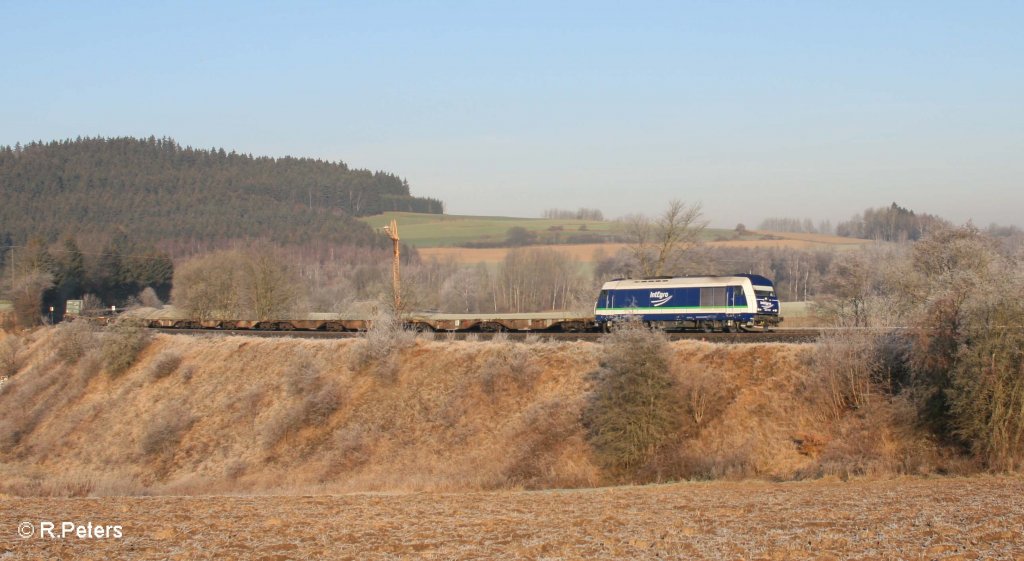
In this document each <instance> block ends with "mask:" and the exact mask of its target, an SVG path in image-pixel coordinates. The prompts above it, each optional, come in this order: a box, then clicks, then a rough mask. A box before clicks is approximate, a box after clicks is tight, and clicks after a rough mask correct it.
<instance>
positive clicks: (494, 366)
mask: <svg viewBox="0 0 1024 561" xmlns="http://www.w3.org/2000/svg"><path fill="white" fill-rule="evenodd" d="M532 357H533V355H532V353H530V351H529V350H528V349H527V348H525V347H523V346H522V345H516V344H512V343H505V344H502V345H501V346H500V350H499V351H498V353H497V354H495V355H494V356H491V357H490V358H488V359H487V361H486V362H485V363H484V365H483V369H482V375H481V383H482V384H483V390H484V393H486V394H487V395H489V396H491V397H494V396H495V395H497V394H498V393H501V392H503V391H508V390H519V391H523V390H526V389H527V388H529V387H530V386H532V385H533V384H534V382H535V381H536V380H537V377H538V376H540V373H541V369H540V367H539V366H538V365H537V364H536V363H535V362H534V361H533V360H532Z"/></svg>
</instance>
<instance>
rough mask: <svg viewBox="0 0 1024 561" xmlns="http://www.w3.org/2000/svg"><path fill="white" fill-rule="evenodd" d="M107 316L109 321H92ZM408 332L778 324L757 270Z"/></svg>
mask: <svg viewBox="0 0 1024 561" xmlns="http://www.w3.org/2000/svg"><path fill="white" fill-rule="evenodd" d="M132 315H133V316H135V317H136V318H138V319H139V320H141V321H143V322H144V323H145V324H146V325H148V326H149V327H152V328H163V329H211V330H263V331H293V330H298V331H339V332H340V331H366V330H367V329H370V328H372V325H373V321H372V320H369V319H360V318H357V317H346V316H344V315H340V314H311V315H309V316H307V317H305V318H301V319H275V320H234V319H195V318H188V317H181V316H178V315H176V314H174V313H173V312H171V313H169V312H168V311H167V310H159V311H153V312H150V313H138V312H133V313H132ZM99 319H100V320H101V321H107V320H108V319H109V318H99ZM402 320H403V323H404V326H405V327H406V328H407V329H411V330H416V331H440V332H447V331H482V332H499V331H523V332H526V331H562V332H589V331H610V330H612V329H614V328H615V326H616V325H621V324H622V323H625V322H630V321H638V322H642V323H643V324H644V325H647V326H649V327H651V328H654V329H661V330H665V331H683V330H688V329H691V330H692V329H696V330H702V331H767V330H771V329H772V328H774V327H776V326H777V325H778V324H779V322H781V321H782V317H781V316H780V315H779V300H778V298H777V297H776V295H775V287H774V286H773V284H772V282H771V281H770V280H768V279H767V278H765V277H762V276H759V275H733V276H728V277H661V278H648V279H617V280H613V281H609V282H606V283H605V284H604V285H603V286H602V287H601V293H600V295H599V296H598V299H597V302H596V304H595V306H594V313H593V315H592V316H585V317H579V316H575V315H571V314H565V313H560V312H545V313H535V314H512V313H501V314H441V313H409V314H404V315H403V317H402Z"/></svg>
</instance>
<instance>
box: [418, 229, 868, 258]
mask: <svg viewBox="0 0 1024 561" xmlns="http://www.w3.org/2000/svg"><path fill="white" fill-rule="evenodd" d="M779 236H785V238H784V239H776V240H724V241H714V242H707V243H706V245H707V246H708V247H712V248H715V247H722V248H729V247H741V248H769V247H782V248H793V249H814V248H825V247H837V248H842V247H854V246H858V245H863V244H865V243H867V241H866V240H858V239H853V238H841V237H838V236H826V235H821V234H779ZM531 247H544V248H548V249H553V250H555V251H558V252H561V253H563V254H565V255H567V256H569V257H571V258H573V259H575V260H577V261H581V262H583V263H592V262H594V261H596V260H597V259H598V258H599V257H600V256H601V255H605V256H609V255H614V254H615V253H617V252H618V251H619V250H621V249H624V248H625V247H626V244H616V243H608V244H576V245H546V246H531ZM417 251H418V252H419V254H420V256H421V257H422V258H424V259H438V260H449V259H450V260H452V261H455V262H456V263H498V262H500V261H503V260H504V259H505V256H506V255H507V254H508V252H509V251H511V248H507V247H495V248H483V249H469V248H461V247H422V248H419V249H417Z"/></svg>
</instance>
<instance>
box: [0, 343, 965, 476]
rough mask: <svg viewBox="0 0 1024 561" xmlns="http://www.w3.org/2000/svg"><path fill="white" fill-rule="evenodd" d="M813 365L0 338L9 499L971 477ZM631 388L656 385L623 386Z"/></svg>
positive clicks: (692, 350) (587, 351) (741, 354)
mask: <svg viewBox="0 0 1024 561" xmlns="http://www.w3.org/2000/svg"><path fill="white" fill-rule="evenodd" d="M133 337H134V338H133ZM642 338H643V336H641V339H642ZM645 345H646V346H645ZM815 353H816V346H815V345H812V344H751V345H735V346H732V345H714V344H710V343H706V342H697V341H676V342H668V341H665V340H659V341H653V342H651V341H647V342H646V343H643V344H635V342H630V340H628V339H622V338H620V339H618V340H610V341H605V342H599V343H594V342H551V341H534V340H527V341H510V340H501V339H500V338H499V339H497V340H491V341H472V340H470V341H454V340H448V339H447V338H445V337H443V336H437V337H414V336H412V335H410V334H398V335H397V336H395V335H394V334H390V335H389V334H369V335H368V336H366V337H364V338H360V339H351V340H306V339H290V338H285V339H259V338H249V337H189V336H177V335H164V334H157V335H148V336H147V335H141V336H140V335H139V334H138V333H137V332H135V333H133V332H131V330H125V331H124V332H120V333H118V332H109V331H108V332H97V331H94V330H92V329H91V328H86V327H79V328H71V327H60V328H47V329H40V330H37V331H34V332H31V333H28V334H22V335H17V336H15V335H3V334H0V368H3V369H4V370H5V372H0V374H6V375H9V379H8V381H7V382H6V383H5V384H4V385H3V386H2V387H0V494H9V495H71V496H76V495H111V494H117V495H120V494H222V493H236V492H237V493H249V492H252V493H274V492H305V491H307V490H315V491H318V492H362V491H366V492H375V491H384V492H404V491H466V490H485V489H505V488H512V489H515V488H563V487H589V486H599V485H607V484H612V483H622V482H636V483H644V482H652V481H670V480H682V479H715V478H729V479H739V478H762V479H770V480H790V479H801V478H814V477H821V476H842V477H845V476H885V475H889V474H919V473H933V472H936V471H948V470H951V469H954V470H955V469H958V468H957V465H958V464H957V463H956V461H955V460H950V459H949V455H948V454H946V453H944V452H943V450H942V449H941V448H940V447H938V446H937V445H936V444H934V443H933V442H932V441H931V440H930V439H929V438H928V437H927V436H926V435H925V434H924V433H922V432H921V431H920V429H918V428H916V423H915V417H914V415H913V412H912V411H910V410H909V405H908V404H906V403H903V402H902V401H901V400H900V399H898V398H894V397H892V396H882V395H875V394H873V393H872V391H871V390H870V388H856V387H853V388H849V387H846V386H844V385H843V383H844V380H843V379H842V378H839V377H837V376H835V375H834V373H833V374H830V373H829V369H828V368H827V366H828V365H824V366H823V364H822V362H821V360H819V359H816V358H815V357H816V356H818V355H816V354H815ZM655 356H657V357H658V360H660V361H661V362H660V363H658V362H657V361H655V362H651V361H650V360H648V359H651V357H655ZM620 359H622V360H620ZM658 364H661V366H658ZM652 365H654V366H652ZM631 368H632V369H634V370H629V369H631ZM620 371H629V372H628V375H629V376H634V378H628V377H627V378H616V376H617V375H618V374H616V372H620ZM652 373H653V374H652ZM648 374H652V375H653V376H654V378H645V376H647V375H648ZM623 380H627V381H628V380H633V381H632V382H629V383H630V384H632V385H629V386H628V387H629V388H636V387H638V386H637V384H647V385H646V386H643V387H645V388H648V389H650V392H654V393H647V394H644V393H643V392H637V393H636V394H635V395H634V393H633V392H632V390H629V391H627V392H624V393H623V392H619V393H616V392H613V391H610V390H609V388H614V387H615V386H614V383H620V382H621V383H625V382H623ZM652 380H656V381H657V384H654V382H652ZM610 381H611V382H610ZM609 384H611V385H609ZM651 388H653V389H651ZM645 391H646V390H645ZM645 396H647V397H645ZM650 396H654V397H653V398H651V397H650ZM638 397H639V398H640V399H641V400H643V399H647V400H648V401H642V402H641V403H639V404H638V403H637V402H636V401H631V400H634V399H635V398H638ZM652 408H657V410H656V411H653V410H652Z"/></svg>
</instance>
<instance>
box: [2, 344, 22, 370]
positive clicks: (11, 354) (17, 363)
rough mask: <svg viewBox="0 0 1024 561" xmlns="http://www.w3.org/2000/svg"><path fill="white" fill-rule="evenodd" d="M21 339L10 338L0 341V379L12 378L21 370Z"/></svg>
mask: <svg viewBox="0 0 1024 561" xmlns="http://www.w3.org/2000/svg"><path fill="white" fill-rule="evenodd" d="M22 346H23V345H22V343H21V339H20V338H18V337H14V336H10V337H7V338H6V339H4V340H3V341H0V377H6V376H14V375H15V374H17V372H18V370H20V369H21V357H20V356H19V354H20V353H21V349H22Z"/></svg>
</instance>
